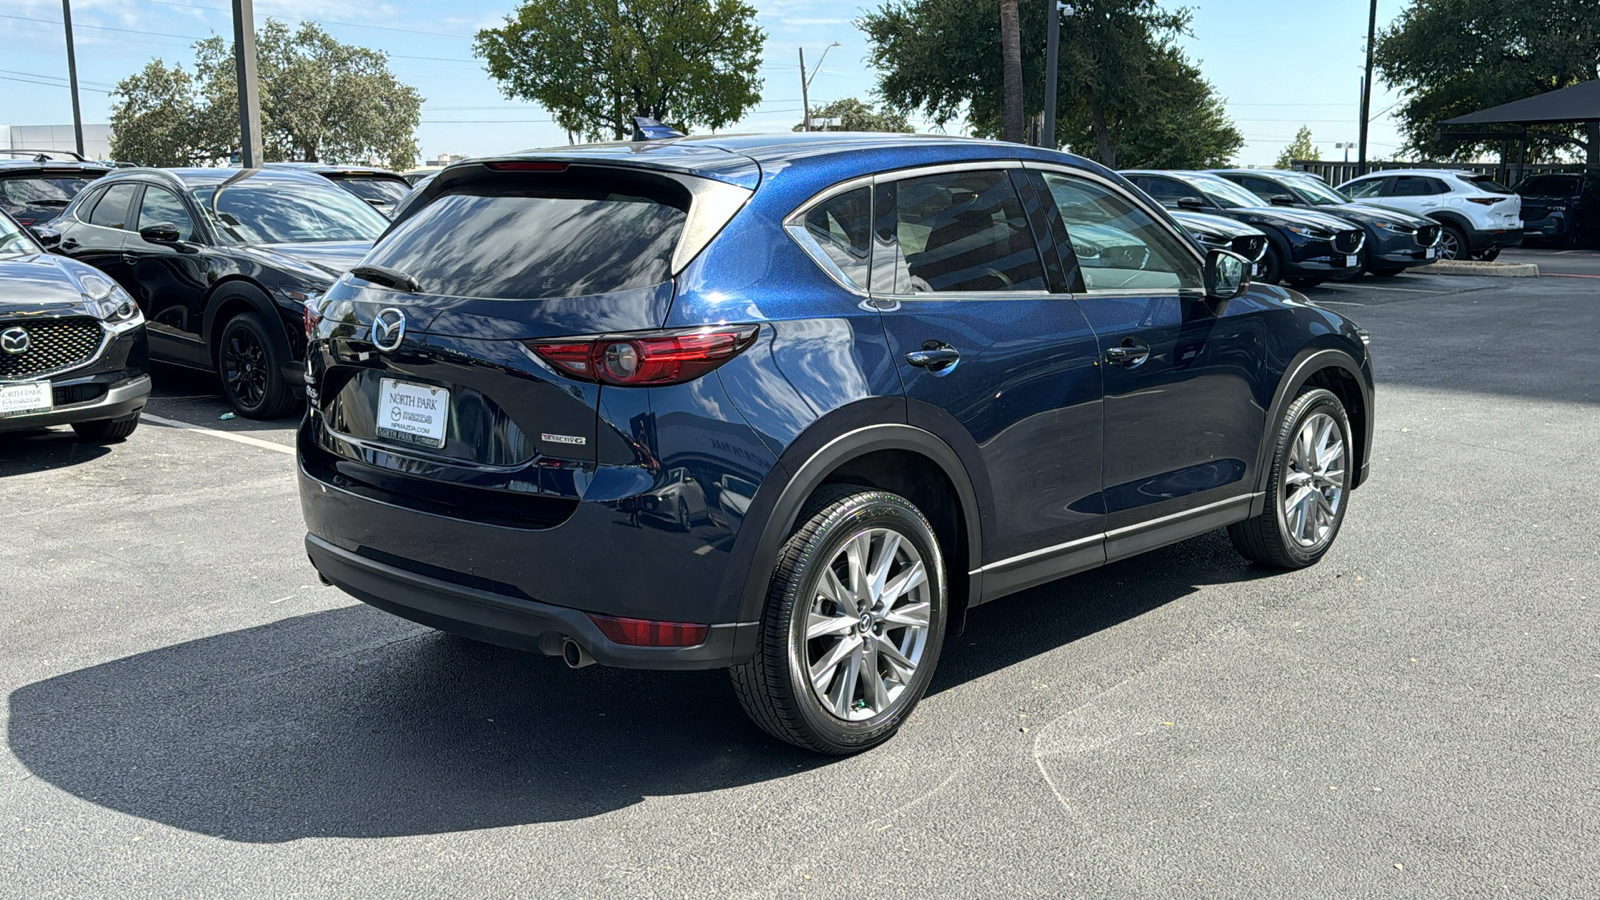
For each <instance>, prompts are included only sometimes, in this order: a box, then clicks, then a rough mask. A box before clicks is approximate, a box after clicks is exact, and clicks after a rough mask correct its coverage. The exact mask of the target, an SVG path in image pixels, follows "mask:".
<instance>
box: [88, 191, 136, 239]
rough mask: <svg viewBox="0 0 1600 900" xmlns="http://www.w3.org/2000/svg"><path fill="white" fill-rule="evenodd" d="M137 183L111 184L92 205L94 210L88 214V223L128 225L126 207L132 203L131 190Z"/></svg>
mask: <svg viewBox="0 0 1600 900" xmlns="http://www.w3.org/2000/svg"><path fill="white" fill-rule="evenodd" d="M136 187H137V185H132V184H115V185H112V186H111V187H110V188H109V189H108V190H107V191H106V193H105V196H103V197H101V198H100V202H98V203H96V204H95V205H94V212H92V213H90V214H89V224H90V225H99V226H102V227H104V228H121V229H124V230H126V229H127V227H128V207H129V206H130V205H131V204H132V203H133V192H134V189H135V188H136Z"/></svg>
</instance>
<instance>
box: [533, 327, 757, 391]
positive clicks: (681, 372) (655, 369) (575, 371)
mask: <svg viewBox="0 0 1600 900" xmlns="http://www.w3.org/2000/svg"><path fill="white" fill-rule="evenodd" d="M759 331H760V327H759V326H757V325H717V326H712V327H710V328H695V329H687V330H683V329H680V330H673V331H648V332H639V333H636V334H608V335H601V336H599V337H585V338H570V339H566V340H548V341H525V342H524V343H525V344H527V346H528V349H530V350H532V351H533V352H534V353H537V354H539V357H540V358H541V359H543V360H544V361H545V362H547V363H549V364H550V365H552V366H554V367H555V368H556V370H557V371H559V372H561V373H562V374H563V375H567V376H570V377H572V378H578V379H582V380H584V381H599V382H604V383H605V384H618V385H625V386H644V385H656V384H681V383H682V382H685V381H693V380H694V379H696V378H699V377H700V376H701V375H704V374H706V373H707V372H709V371H711V370H712V369H715V368H716V367H717V366H720V365H722V364H723V363H725V362H727V361H728V360H730V359H732V358H733V357H735V356H738V355H739V353H740V352H741V351H743V350H744V348H746V347H748V346H750V344H751V342H753V341H754V340H755V339H756V334H757V333H758V332H759Z"/></svg>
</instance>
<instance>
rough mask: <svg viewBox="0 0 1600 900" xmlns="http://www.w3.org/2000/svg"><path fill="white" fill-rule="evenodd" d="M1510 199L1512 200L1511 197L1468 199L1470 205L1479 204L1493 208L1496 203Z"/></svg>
mask: <svg viewBox="0 0 1600 900" xmlns="http://www.w3.org/2000/svg"><path fill="white" fill-rule="evenodd" d="M1509 199H1510V198H1509V197H1468V198H1467V202H1468V203H1477V204H1479V205H1481V206H1493V205H1495V204H1496V203H1499V202H1500V201H1502V200H1509Z"/></svg>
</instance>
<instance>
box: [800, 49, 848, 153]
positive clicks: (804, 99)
mask: <svg viewBox="0 0 1600 900" xmlns="http://www.w3.org/2000/svg"><path fill="white" fill-rule="evenodd" d="M837 46H839V42H838V41H834V42H833V43H831V44H829V45H828V46H826V47H823V48H822V55H821V56H819V57H817V67H816V68H815V69H813V70H812V72H811V78H815V77H817V73H818V72H821V71H822V64H823V63H825V62H827V61H828V51H829V50H832V49H833V48H835V47H837ZM811 78H807V77H806V48H804V47H801V48H800V105H801V106H804V107H805V108H806V110H805V118H804V120H803V121H802V122H801V123H800V130H801V131H810V130H811V95H810V94H809V93H808V92H809V91H810V90H811Z"/></svg>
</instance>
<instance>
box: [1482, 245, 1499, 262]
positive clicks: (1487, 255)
mask: <svg viewBox="0 0 1600 900" xmlns="http://www.w3.org/2000/svg"><path fill="white" fill-rule="evenodd" d="M1499 256H1500V248H1499V247H1490V248H1489V249H1487V250H1485V251H1483V252H1482V253H1479V254H1478V258H1479V259H1481V260H1483V261H1484V262H1494V261H1495V260H1496V259H1498V258H1499Z"/></svg>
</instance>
